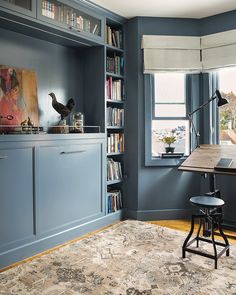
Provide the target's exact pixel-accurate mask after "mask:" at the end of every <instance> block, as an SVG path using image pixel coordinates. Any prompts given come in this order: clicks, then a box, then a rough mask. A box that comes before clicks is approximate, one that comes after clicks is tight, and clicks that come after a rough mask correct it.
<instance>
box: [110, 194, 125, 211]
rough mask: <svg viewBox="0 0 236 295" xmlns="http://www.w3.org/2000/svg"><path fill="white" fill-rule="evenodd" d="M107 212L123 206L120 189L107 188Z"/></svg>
mask: <svg viewBox="0 0 236 295" xmlns="http://www.w3.org/2000/svg"><path fill="white" fill-rule="evenodd" d="M107 193H108V196H107V213H112V212H116V211H117V210H120V209H122V208H123V204H122V193H121V191H120V190H108V192H107Z"/></svg>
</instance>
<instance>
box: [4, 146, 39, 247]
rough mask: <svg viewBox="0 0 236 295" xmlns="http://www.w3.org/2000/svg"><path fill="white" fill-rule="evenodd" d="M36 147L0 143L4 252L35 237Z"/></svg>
mask: <svg viewBox="0 0 236 295" xmlns="http://www.w3.org/2000/svg"><path fill="white" fill-rule="evenodd" d="M32 160H33V148H32V147H17V145H16V146H15V147H14V148H11V149H5V148H2V145H0V252H3V251H5V250H7V249H9V248H12V247H14V246H16V245H17V243H26V242H28V241H29V239H34V235H35V231H34V214H33V213H34V194H33V162H32Z"/></svg>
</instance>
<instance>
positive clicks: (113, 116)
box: [106, 107, 124, 127]
mask: <svg viewBox="0 0 236 295" xmlns="http://www.w3.org/2000/svg"><path fill="white" fill-rule="evenodd" d="M106 115H107V116H106V117H107V126H108V127H109V126H114V127H123V126H124V109H118V108H112V107H107V109H106Z"/></svg>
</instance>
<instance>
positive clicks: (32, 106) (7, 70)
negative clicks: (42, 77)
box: [0, 65, 39, 127]
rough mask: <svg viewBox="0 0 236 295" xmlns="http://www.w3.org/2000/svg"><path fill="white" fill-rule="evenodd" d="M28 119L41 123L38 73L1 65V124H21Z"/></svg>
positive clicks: (34, 123)
mask: <svg viewBox="0 0 236 295" xmlns="http://www.w3.org/2000/svg"><path fill="white" fill-rule="evenodd" d="M28 120H30V122H31V123H33V125H34V126H38V125H39V112H38V95H37V77H36V73H35V72H34V71H32V70H28V69H20V68H15V67H10V66H2V65H0V125H10V126H11V127H13V126H12V125H19V126H20V125H21V124H22V122H28ZM10 126H9V127H10Z"/></svg>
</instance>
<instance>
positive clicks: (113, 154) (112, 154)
mask: <svg viewBox="0 0 236 295" xmlns="http://www.w3.org/2000/svg"><path fill="white" fill-rule="evenodd" d="M123 155H124V153H107V156H108V157H112V156H123Z"/></svg>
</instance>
